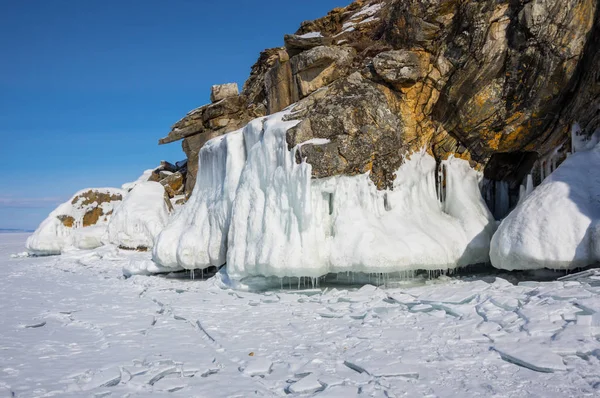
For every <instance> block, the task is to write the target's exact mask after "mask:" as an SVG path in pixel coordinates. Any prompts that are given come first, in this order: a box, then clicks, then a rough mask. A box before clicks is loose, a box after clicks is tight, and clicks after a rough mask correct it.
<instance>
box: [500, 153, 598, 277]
mask: <svg viewBox="0 0 600 398" xmlns="http://www.w3.org/2000/svg"><path fill="white" fill-rule="evenodd" d="M598 170H600V145H597V146H596V147H595V148H594V149H592V150H589V151H587V152H577V153H575V154H572V155H571V156H569V157H568V158H567V159H566V160H565V161H564V162H563V163H562V164H561V165H560V166H559V167H558V168H557V169H556V170H555V171H554V172H553V173H552V174H551V175H549V176H548V177H547V178H546V179H545V180H544V181H543V182H542V184H540V185H539V186H538V187H536V188H535V190H533V192H531V193H530V194H529V195H528V196H527V197H526V198H525V199H524V200H523V201H522V202H521V203H520V204H519V205H518V206H517V207H516V208H515V209H514V210H513V211H512V212H511V213H510V215H509V216H508V217H507V218H506V219H504V221H502V224H500V227H499V228H498V231H497V232H496V234H495V235H494V238H493V239H492V245H491V250H490V257H491V261H492V264H493V265H494V266H495V267H497V268H503V269H508V270H514V269H536V268H544V267H546V268H553V269H572V268H577V267H582V266H586V265H590V264H593V263H595V262H596V261H600V173H599V172H598Z"/></svg>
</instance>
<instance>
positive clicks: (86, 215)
mask: <svg viewBox="0 0 600 398" xmlns="http://www.w3.org/2000/svg"><path fill="white" fill-rule="evenodd" d="M125 194H126V192H125V191H123V190H121V189H117V188H87V189H83V190H81V191H79V192H77V193H76V194H75V195H74V196H73V197H72V198H71V199H70V200H69V201H67V202H65V203H63V204H61V205H60V206H58V207H57V208H56V209H55V210H54V211H52V212H51V213H50V215H49V216H48V217H47V218H46V219H45V220H44V221H42V223H41V224H40V226H39V227H38V228H37V229H36V230H35V232H34V233H33V235H31V236H30V237H29V238H28V239H27V244H26V246H27V250H28V251H29V252H30V253H32V254H36V255H52V254H60V253H61V252H63V251H64V250H66V249H69V248H76V249H94V248H96V247H99V246H102V236H103V235H104V233H105V232H106V226H107V225H108V222H109V220H110V217H111V215H112V214H113V211H114V210H115V209H116V208H117V207H118V206H119V205H120V204H121V201H122V198H123V197H124V196H125Z"/></svg>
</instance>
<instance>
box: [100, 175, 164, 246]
mask: <svg viewBox="0 0 600 398" xmlns="http://www.w3.org/2000/svg"><path fill="white" fill-rule="evenodd" d="M168 221H169V209H168V207H167V204H166V202H165V189H164V187H163V186H162V185H161V184H160V183H158V182H152V181H148V182H142V183H139V184H137V185H136V186H135V187H134V188H133V190H132V191H131V192H130V193H129V194H128V195H127V197H125V200H123V204H122V205H121V206H119V208H118V209H116V211H115V213H114V215H113V216H112V218H111V220H110V222H109V224H108V228H107V236H106V239H107V240H108V241H109V242H110V243H112V244H115V245H117V246H121V247H125V248H128V249H142V248H143V249H148V248H152V247H153V246H154V240H155V238H156V236H158V234H159V232H160V231H161V230H162V229H163V228H164V227H165V225H167V222H168Z"/></svg>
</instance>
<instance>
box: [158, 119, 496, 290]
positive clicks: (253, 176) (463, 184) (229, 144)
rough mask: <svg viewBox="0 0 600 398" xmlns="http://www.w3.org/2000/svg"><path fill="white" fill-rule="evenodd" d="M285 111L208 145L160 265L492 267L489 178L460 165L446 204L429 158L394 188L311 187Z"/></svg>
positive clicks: (338, 182)
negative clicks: (485, 193) (483, 185)
mask: <svg viewBox="0 0 600 398" xmlns="http://www.w3.org/2000/svg"><path fill="white" fill-rule="evenodd" d="M286 113H287V112H285V111H284V112H280V113H277V114H274V115H271V116H268V117H265V118H260V119H256V120H254V121H252V122H250V123H249V124H248V125H247V126H246V127H244V128H243V129H241V130H238V131H235V132H233V133H229V134H226V135H224V136H221V137H218V138H215V139H213V140H211V141H209V142H207V144H205V146H204V147H203V148H202V149H201V151H200V155H199V172H198V177H197V183H196V186H195V189H194V192H193V194H192V196H191V198H190V200H189V201H188V202H187V204H186V205H185V207H184V208H183V209H181V211H180V212H179V213H178V214H177V215H176V216H175V217H173V219H172V220H171V221H170V222H169V224H168V226H167V227H166V228H165V229H164V230H163V231H162V232H161V233H160V235H159V237H158V239H157V243H156V245H155V247H154V252H153V259H154V260H155V261H156V262H157V263H158V264H159V265H160V266H162V267H166V268H172V269H179V268H186V269H196V268H207V267H209V266H211V265H213V266H220V265H223V264H225V263H227V273H228V274H229V276H230V277H232V278H234V279H242V278H244V277H248V276H278V277H284V276H293V277H300V276H302V277H318V276H322V275H325V274H327V273H330V272H343V271H356V272H396V271H403V270H412V269H446V268H455V267H459V266H464V265H468V264H474V263H481V262H486V261H488V260H489V257H488V253H489V241H490V239H491V236H492V234H493V232H494V228H495V223H494V219H493V217H492V215H491V214H490V212H489V211H488V209H487V207H486V205H485V203H484V201H483V199H482V198H481V194H480V192H479V187H478V184H479V180H480V178H481V175H480V173H478V172H476V171H475V170H473V169H471V168H470V167H469V164H468V162H466V161H464V160H461V159H455V158H450V159H448V160H446V161H444V162H443V168H444V169H445V173H446V188H445V193H444V195H443V197H444V200H443V201H440V200H439V199H438V194H437V192H436V173H435V171H436V162H435V160H434V159H433V157H431V156H430V155H429V154H427V153H426V152H425V151H421V152H417V153H414V154H412V155H411V156H410V158H409V159H407V160H406V161H405V163H404V164H403V165H402V166H401V167H400V168H399V170H398V171H397V173H396V175H397V178H396V180H395V182H394V187H393V190H389V191H378V190H377V189H376V187H375V185H374V184H373V183H372V182H371V180H370V179H369V176H368V174H364V175H358V176H335V177H330V178H324V179H311V171H312V168H311V165H310V164H308V163H306V162H302V163H300V164H298V163H296V161H295V156H296V151H297V148H294V149H292V150H291V151H290V150H288V147H287V143H286V131H287V130H288V129H289V128H290V127H292V126H294V125H295V124H296V123H297V122H296V121H284V120H283V117H284V115H286Z"/></svg>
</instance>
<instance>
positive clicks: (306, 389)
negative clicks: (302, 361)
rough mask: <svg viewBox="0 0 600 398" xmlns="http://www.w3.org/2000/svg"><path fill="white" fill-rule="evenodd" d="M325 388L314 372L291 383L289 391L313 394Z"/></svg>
mask: <svg viewBox="0 0 600 398" xmlns="http://www.w3.org/2000/svg"><path fill="white" fill-rule="evenodd" d="M324 388H325V386H323V384H321V383H320V382H319V379H318V378H317V376H316V375H315V374H314V373H311V374H309V375H308V376H306V377H304V378H302V379H300V380H299V381H297V382H295V383H294V384H292V385H290V387H289V391H290V392H291V393H294V394H311V393H315V392H317V391H321V390H323V389H324Z"/></svg>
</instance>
